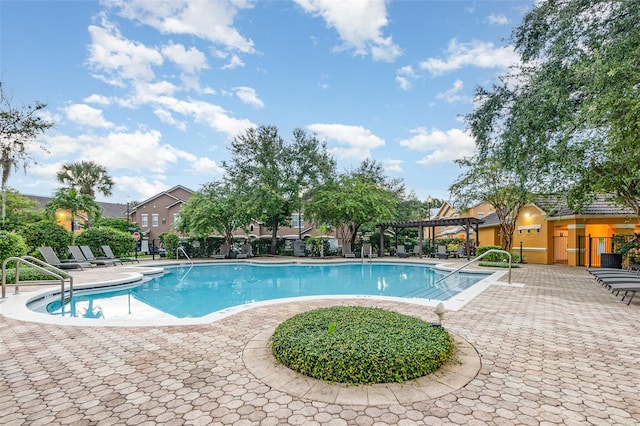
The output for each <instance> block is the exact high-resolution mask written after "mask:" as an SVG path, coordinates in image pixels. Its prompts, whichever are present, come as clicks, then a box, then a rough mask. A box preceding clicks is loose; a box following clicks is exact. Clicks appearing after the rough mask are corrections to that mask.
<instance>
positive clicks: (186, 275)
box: [30, 262, 487, 320]
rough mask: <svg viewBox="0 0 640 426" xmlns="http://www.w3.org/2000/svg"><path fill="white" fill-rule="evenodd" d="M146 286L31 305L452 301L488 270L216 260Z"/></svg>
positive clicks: (136, 313)
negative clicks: (383, 298)
mask: <svg viewBox="0 0 640 426" xmlns="http://www.w3.org/2000/svg"><path fill="white" fill-rule="evenodd" d="M165 271H166V273H165V274H164V275H162V276H160V277H155V278H151V279H149V280H146V281H144V282H142V283H137V284H135V285H130V286H126V287H122V286H118V287H116V288H112V289H104V288H103V289H99V288H94V289H89V290H79V291H75V292H74V296H73V297H72V298H71V299H68V300H67V301H66V303H65V304H64V305H62V304H61V302H60V300H59V298H49V299H48V300H45V299H40V300H36V301H33V302H32V303H31V304H30V308H31V309H33V310H35V311H39V312H48V313H49V314H52V315H57V316H70V317H82V318H95V319H98V318H102V319H118V320H156V319H176V318H178V319H180V318H202V317H206V316H208V315H211V314H213V313H216V312H219V311H223V310H225V309H229V308H233V307H237V306H243V305H248V304H253V303H257V302H263V301H269V300H279V299H287V298H292V297H309V296H336V295H344V296H388V297H402V298H420V299H429V300H436V301H440V300H448V299H450V298H451V297H454V296H456V295H458V294H459V293H461V292H463V291H465V290H466V289H469V288H470V287H472V286H473V285H474V284H476V283H478V282H479V281H480V280H482V279H483V278H486V277H487V275H486V274H466V273H465V274H456V275H454V276H452V277H449V278H447V279H446V280H444V281H442V282H440V283H436V281H437V280H438V279H440V278H442V277H443V276H444V275H445V274H446V273H447V272H443V271H435V270H433V269H432V268H431V266H430V265H425V264H416V265H411V264H393V263H377V262H376V263H362V264H361V263H345V264H313V265H310V264H286V265H283V264H278V265H273V264H252V263H233V264H213V265H212V264H208V265H193V266H177V267H166V268H165Z"/></svg>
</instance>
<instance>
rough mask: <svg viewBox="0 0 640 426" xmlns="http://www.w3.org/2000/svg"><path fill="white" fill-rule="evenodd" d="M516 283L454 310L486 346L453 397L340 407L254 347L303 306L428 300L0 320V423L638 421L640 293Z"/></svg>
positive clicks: (455, 326) (473, 340)
mask: <svg viewBox="0 0 640 426" xmlns="http://www.w3.org/2000/svg"><path fill="white" fill-rule="evenodd" d="M118 268H125V267H118ZM116 270H117V269H116V268H110V269H107V268H101V270H100V271H90V272H89V274H92V275H98V274H101V273H104V274H114V273H116V272H114V271H116ZM82 273H83V272H79V274H82ZM89 276H90V275H86V277H89ZM513 281H514V282H518V283H524V284H525V286H524V287H516V286H511V287H509V286H492V287H490V288H488V289H487V290H485V291H484V292H483V293H482V294H481V295H480V296H478V297H476V298H475V299H474V300H473V301H471V302H470V303H469V304H467V305H466V306H464V307H463V308H462V309H461V310H459V311H457V312H449V313H447V316H446V318H445V326H446V327H447V329H448V330H450V331H451V332H453V333H454V334H455V335H457V336H460V337H461V338H462V339H464V340H465V341H467V342H469V343H470V344H471V345H472V346H473V347H474V348H475V350H476V351H477V353H478V355H479V357H480V360H481V363H480V368H479V371H478V374H477V375H476V376H475V377H474V378H472V379H471V381H469V382H468V383H467V384H466V385H464V386H462V387H459V388H457V389H455V390H451V391H450V392H445V393H443V394H439V395H435V396H433V397H430V396H429V395H427V394H424V396H423V397H420V398H410V399H407V400H403V401H400V400H398V401H397V402H396V403H389V400H388V399H384V398H380V399H378V400H376V399H375V397H373V398H369V399H367V398H364V399H363V398H362V393H361V392H358V391H356V389H357V388H354V392H353V393H352V395H353V398H352V399H351V400H349V399H348V398H341V399H340V400H338V399H335V400H333V402H331V401H332V400H331V399H329V400H327V399H326V398H321V397H318V398H311V397H309V396H313V395H312V394H308V393H307V394H305V393H301V391H299V390H296V389H294V388H293V387H292V388H291V390H290V391H288V389H287V386H286V381H285V383H284V384H283V383H282V380H280V382H279V384H278V385H277V386H276V385H274V383H276V382H278V380H277V379H278V377H279V376H278V377H276V378H275V382H274V377H273V375H269V374H266V375H262V374H260V373H256V364H258V363H256V364H253V361H252V360H255V359H256V358H255V351H253V352H251V351H252V350H254V349H255V348H256V345H258V348H259V345H260V344H259V343H256V342H259V341H260V340H261V339H263V340H264V335H265V333H268V332H269V330H272V329H273V328H274V327H275V326H276V325H277V324H279V323H280V322H281V321H283V320H284V319H286V318H288V317H290V316H291V315H294V314H296V313H298V312H301V311H304V310H308V309H313V308H316V307H320V306H329V305H336V304H350V305H362V306H377V307H382V308H387V309H393V310H396V311H399V312H402V313H405V314H409V315H414V316H418V317H422V318H424V319H425V320H427V321H434V320H435V316H434V314H433V313H432V311H431V309H425V308H424V307H422V306H419V305H414V304H404V303H398V302H391V301H382V300H372V299H362V298H359V299H345V300H341V301H336V300H316V301H304V302H302V301H300V302H293V303H282V304H276V305H271V306H263V307H258V308H255V309H251V310H248V311H244V312H240V313H238V314H235V315H232V316H229V317H227V318H224V319H221V320H219V321H217V322H215V323H212V324H207V325H189V326H163V327H160V326H159V327H124V328H120V327H99V326H97V327H79V326H60V325H47V324H40V323H32V322H25V321H19V320H15V319H10V318H6V317H0V424H3V425H45V424H46V425H49V424H72V425H110V424H123V425H139V424H169V425H182V424H192V425H209V424H234V425H281V424H291V425H303V424H304V425H313V424H318V425H348V424H357V425H374V424H375V425H385V424H388V425H395V424H399V425H414V424H418V425H422V424H427V425H438V424H454V425H482V424H490V425H511V424H513V425H539V424H557V425H560V424H563V425H588V424H593V425H612V424H616V425H618V424H622V425H625V424H628V425H637V424H640V296H639V297H638V298H636V300H635V301H634V302H633V303H632V304H631V305H630V306H627V305H626V304H624V303H621V302H620V300H619V298H616V297H615V296H613V295H612V294H611V293H609V292H608V291H606V290H605V289H604V288H603V287H601V286H600V285H598V284H597V283H596V282H595V281H594V280H592V279H591V278H590V277H589V275H588V274H587V273H586V272H585V271H584V270H583V269H581V268H571V267H563V266H542V265H525V266H524V267H523V268H522V269H515V270H514V271H513ZM249 363H251V365H247V364H249ZM263 366H264V365H263ZM258 370H259V369H258ZM254 373H256V374H257V375H258V376H262V379H260V378H258V377H257V376H256V374H254ZM269 383H271V385H269ZM329 386H331V385H329ZM409 386H411V385H409ZM347 389H348V388H347ZM373 394H374V395H376V393H375V392H374V393H373ZM301 395H302V396H301ZM365 399H366V400H365Z"/></svg>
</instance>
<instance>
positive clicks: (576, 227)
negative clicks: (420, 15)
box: [551, 223, 586, 266]
mask: <svg viewBox="0 0 640 426" xmlns="http://www.w3.org/2000/svg"><path fill="white" fill-rule="evenodd" d="M585 228H586V225H585V224H578V223H570V224H569V225H567V230H568V231H569V236H568V238H567V265H569V266H578V265H579V264H580V262H578V260H579V259H580V256H584V255H585V254H584V253H585V250H586V248H585V247H582V248H581V249H582V252H580V249H579V245H578V239H580V238H582V237H584V236H585ZM551 247H554V245H552V246H551ZM554 249H555V247H554ZM552 255H553V254H552ZM552 263H553V262H552Z"/></svg>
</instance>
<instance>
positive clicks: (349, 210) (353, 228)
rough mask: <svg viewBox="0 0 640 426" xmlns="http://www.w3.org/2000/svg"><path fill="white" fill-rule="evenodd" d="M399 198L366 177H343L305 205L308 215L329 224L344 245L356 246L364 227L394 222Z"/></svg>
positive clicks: (323, 187) (321, 188)
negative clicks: (391, 220) (377, 223)
mask: <svg viewBox="0 0 640 426" xmlns="http://www.w3.org/2000/svg"><path fill="white" fill-rule="evenodd" d="M397 202H398V201H397V198H396V196H395V195H394V194H393V193H392V192H390V191H389V190H388V189H386V188H382V187H380V186H378V185H376V183H375V182H374V181H373V180H371V179H367V178H364V177H362V176H359V175H357V176H353V175H348V174H346V175H343V176H342V177H340V178H339V179H338V180H337V181H335V182H329V183H327V184H325V185H323V186H321V187H318V188H317V189H316V190H314V191H313V192H312V193H311V195H310V200H309V201H308V202H307V203H305V213H306V214H307V215H308V216H309V217H310V218H312V219H313V220H314V221H315V222H316V223H323V224H329V225H331V227H332V228H335V229H336V231H337V232H338V238H340V239H341V240H342V244H351V246H353V244H354V243H355V240H356V237H357V235H358V231H359V230H360V228H361V227H362V226H363V225H366V224H369V225H374V224H375V223H376V222H382V221H385V220H390V219H393V217H394V215H395V213H396V206H397Z"/></svg>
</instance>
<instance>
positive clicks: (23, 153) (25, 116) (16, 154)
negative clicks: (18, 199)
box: [0, 82, 53, 226]
mask: <svg viewBox="0 0 640 426" xmlns="http://www.w3.org/2000/svg"><path fill="white" fill-rule="evenodd" d="M46 107H47V104H44V103H42V102H38V101H36V102H35V103H34V104H33V105H23V106H21V107H14V106H12V105H11V101H10V99H9V98H8V97H7V96H6V94H5V92H4V90H3V86H2V82H0V190H1V191H0V192H1V194H0V195H2V224H3V226H4V221H5V217H6V201H5V191H6V188H7V182H8V181H9V176H10V174H11V171H12V170H17V169H18V167H19V166H22V167H23V168H24V170H25V171H26V169H27V167H28V166H29V164H30V163H31V162H32V161H33V160H32V157H31V151H30V150H31V147H30V144H31V143H32V142H34V141H35V140H36V138H37V137H38V136H39V135H42V134H44V133H45V132H46V131H47V130H49V129H50V128H51V127H53V123H52V122H49V121H46V120H45V119H43V118H42V117H40V116H39V114H40V113H41V112H42V111H43V110H44V109H45V108H46Z"/></svg>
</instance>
